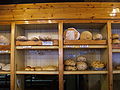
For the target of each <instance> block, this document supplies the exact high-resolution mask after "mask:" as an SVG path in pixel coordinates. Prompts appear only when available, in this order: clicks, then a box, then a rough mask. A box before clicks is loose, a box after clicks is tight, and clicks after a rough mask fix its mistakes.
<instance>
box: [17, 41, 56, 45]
mask: <svg viewBox="0 0 120 90" xmlns="http://www.w3.org/2000/svg"><path fill="white" fill-rule="evenodd" d="M50 42H53V45H54V46H56V45H58V40H51V41H50ZM16 45H17V46H39V45H42V41H16Z"/></svg>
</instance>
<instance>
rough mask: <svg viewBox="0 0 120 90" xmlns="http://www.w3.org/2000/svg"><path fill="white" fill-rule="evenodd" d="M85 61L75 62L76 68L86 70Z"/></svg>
mask: <svg viewBox="0 0 120 90" xmlns="http://www.w3.org/2000/svg"><path fill="white" fill-rule="evenodd" d="M87 67H88V66H87V63H85V62H77V69H78V70H86V69H87Z"/></svg>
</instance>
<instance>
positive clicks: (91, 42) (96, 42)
mask: <svg viewBox="0 0 120 90" xmlns="http://www.w3.org/2000/svg"><path fill="white" fill-rule="evenodd" d="M106 44H107V41H106V40H64V45H106Z"/></svg>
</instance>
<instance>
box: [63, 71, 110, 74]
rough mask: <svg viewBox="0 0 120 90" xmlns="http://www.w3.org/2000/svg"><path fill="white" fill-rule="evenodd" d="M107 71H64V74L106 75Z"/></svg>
mask: <svg viewBox="0 0 120 90" xmlns="http://www.w3.org/2000/svg"><path fill="white" fill-rule="evenodd" d="M107 73H108V71H64V74H107Z"/></svg>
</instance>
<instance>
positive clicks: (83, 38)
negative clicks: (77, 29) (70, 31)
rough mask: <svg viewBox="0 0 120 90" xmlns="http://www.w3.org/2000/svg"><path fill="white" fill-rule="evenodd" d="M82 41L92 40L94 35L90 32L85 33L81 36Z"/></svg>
mask: <svg viewBox="0 0 120 90" xmlns="http://www.w3.org/2000/svg"><path fill="white" fill-rule="evenodd" d="M80 40H92V33H91V32H89V31H83V32H82V33H81V35H80Z"/></svg>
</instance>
